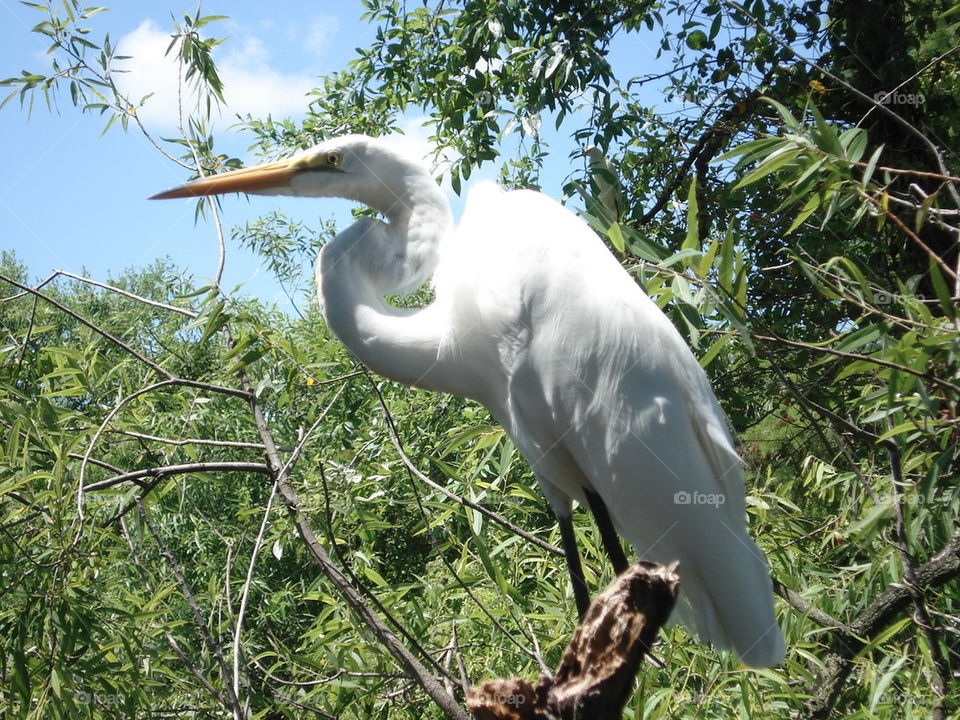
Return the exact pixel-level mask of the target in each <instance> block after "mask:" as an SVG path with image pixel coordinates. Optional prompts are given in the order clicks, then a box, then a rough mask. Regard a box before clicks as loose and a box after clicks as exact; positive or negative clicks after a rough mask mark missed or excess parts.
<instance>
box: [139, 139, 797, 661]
mask: <svg viewBox="0 0 960 720" xmlns="http://www.w3.org/2000/svg"><path fill="white" fill-rule="evenodd" d="M226 192H247V193H255V194H266V195H274V194H284V195H295V196H304V197H342V198H348V199H351V200H354V201H357V202H360V203H363V204H364V205H367V206H368V207H370V208H373V209H374V210H377V211H379V212H380V213H381V214H382V215H383V216H384V217H385V218H386V221H383V220H379V219H374V218H369V217H365V218H361V219H359V220H357V221H356V222H355V223H354V224H352V225H350V226H349V227H348V228H346V229H345V230H343V231H342V232H341V233H339V234H338V235H337V236H336V237H335V238H334V239H333V240H332V241H330V242H329V243H328V244H327V245H325V246H324V247H323V249H322V251H321V253H320V257H319V261H318V264H317V286H318V290H319V294H320V298H321V301H322V303H323V309H324V314H325V317H326V320H327V323H328V324H329V326H330V328H331V330H332V331H333V332H334V334H336V336H337V337H338V338H339V339H340V340H341V342H343V344H344V345H345V346H346V347H347V348H348V349H349V350H350V351H351V352H352V353H353V354H354V355H355V356H356V357H357V358H358V359H359V360H360V361H361V362H363V363H364V364H365V365H367V366H368V367H370V368H371V369H373V370H374V371H375V372H377V373H379V374H381V375H384V376H385V377H388V378H392V379H394V380H398V381H400V382H403V383H406V384H408V385H411V386H416V387H419V388H426V389H429V390H435V391H442V392H448V393H453V394H456V395H460V396H463V397H467V398H472V399H474V400H476V401H478V402H480V403H482V404H483V405H485V406H486V407H487V408H488V409H489V410H490V412H491V414H492V415H493V417H494V418H496V420H497V421H498V422H499V423H501V424H502V425H503V427H504V429H505V430H506V432H507V433H508V435H509V436H510V438H511V439H512V440H513V442H514V443H515V444H516V446H517V448H518V450H519V451H520V453H521V454H522V455H523V457H524V458H525V459H526V461H527V462H528V463H529V464H530V467H531V468H532V469H533V472H534V474H535V475H536V478H537V480H538V482H539V485H540V487H541V489H542V491H543V494H544V495H545V496H546V498H547V500H548V502H549V503H550V506H551V508H552V509H553V512H554V514H555V515H556V517H557V520H558V524H559V527H560V532H561V538H562V541H563V546H564V551H565V553H566V557H567V564H568V567H569V570H570V574H571V578H572V582H573V590H574V596H575V600H576V603H577V608H578V611H579V612H580V614H581V616H582V615H583V614H584V613H585V611H586V608H587V604H588V602H589V596H588V593H587V588H586V584H585V582H584V579H583V572H582V568H581V565H580V558H579V553H578V551H577V548H576V543H575V541H574V534H573V526H572V520H571V515H572V509H573V502H577V503H580V504H581V505H583V506H584V507H587V508H589V509H590V510H591V511H592V512H593V513H594V515H595V517H596V519H597V523H598V527H599V529H600V532H601V535H602V540H603V544H604V546H605V548H606V550H607V551H608V553H609V554H610V556H611V559H612V561H613V565H614V568H615V569H616V570H617V571H618V572H620V571H622V570H623V569H624V568H625V567H626V565H627V559H626V555H625V554H624V552H623V549H622V547H621V546H620V541H619V539H618V532H619V534H620V535H622V536H624V537H625V538H626V539H627V540H628V541H629V543H630V544H631V545H632V546H633V548H634V549H635V551H636V553H637V555H638V556H639V557H641V558H643V559H647V560H653V561H657V562H661V563H672V562H678V563H679V567H678V572H679V575H680V578H681V596H680V599H679V601H678V605H677V609H676V612H677V614H678V616H679V619H680V620H681V622H683V623H684V624H685V625H686V626H687V627H688V628H690V629H691V630H693V631H694V632H695V633H697V634H698V635H699V636H700V637H701V638H702V639H703V640H705V641H707V642H710V643H712V644H714V645H715V646H716V647H718V648H721V649H725V650H731V651H733V652H735V653H736V654H737V655H738V656H739V657H740V658H741V659H742V660H743V661H744V662H745V663H747V664H748V665H752V666H758V667H760V666H769V665H773V664H776V663H777V662H779V661H780V660H781V659H782V657H783V655H784V644H783V636H782V634H781V632H780V628H779V626H778V625H777V621H776V617H775V615H774V608H773V599H772V589H771V581H770V576H769V571H768V569H767V563H766V560H765V558H764V556H763V555H762V553H761V552H760V550H759V549H758V547H757V546H756V544H755V543H754V541H753V540H752V539H751V537H750V536H749V534H748V533H747V527H746V508H745V495H744V492H745V491H744V478H743V474H742V471H741V462H740V458H739V457H738V455H737V453H736V450H735V448H734V441H733V438H732V436H731V434H730V431H729V429H728V426H727V421H726V418H725V416H724V414H723V411H722V410H721V408H720V405H719V403H718V402H717V399H716V397H715V396H714V394H713V391H712V389H711V387H710V384H709V381H708V380H707V377H706V375H705V373H704V372H703V370H702V368H701V367H700V365H699V363H698V362H697V360H696V358H695V357H694V355H693V354H692V352H691V351H690V349H689V348H688V347H687V345H686V344H685V343H684V341H683V339H682V337H681V336H680V334H679V332H677V330H676V328H674V326H673V325H672V324H671V323H670V321H669V320H668V319H667V317H666V316H665V315H664V314H663V313H662V312H661V311H660V309H659V308H658V307H657V306H656V304H654V303H653V301H651V300H650V298H648V297H647V295H646V294H645V293H644V292H643V291H642V290H641V289H640V287H639V286H638V285H637V283H636V282H635V281H634V280H633V278H631V277H630V275H629V274H628V273H627V272H626V271H625V270H624V269H623V268H622V267H621V265H620V264H619V263H618V262H617V260H616V259H615V258H614V257H613V255H611V253H610V252H609V251H608V250H607V249H606V247H605V246H604V244H603V242H602V241H601V240H600V238H599V237H598V236H597V235H595V234H594V233H593V232H592V231H591V230H590V229H589V228H588V227H587V225H586V224H585V223H584V222H583V221H582V220H581V219H580V218H578V217H577V216H576V215H574V214H573V213H572V212H570V211H569V210H567V209H566V208H564V207H563V206H562V205H560V204H559V203H557V202H556V201H554V200H552V199H551V198H549V197H547V196H546V195H543V194H541V193H538V192H533V191H530V190H513V191H509V192H507V191H504V190H503V189H501V188H499V187H498V186H496V185H493V184H481V185H478V186H477V187H476V188H474V189H473V190H472V192H471V193H470V196H469V198H468V201H467V204H466V207H465V210H464V213H463V217H462V219H461V222H460V223H459V225H457V226H455V225H454V223H453V219H452V215H451V211H450V206H449V203H448V201H447V199H446V197H445V195H444V193H443V192H442V191H441V189H440V187H439V186H438V185H437V184H436V182H435V181H434V180H433V178H432V177H431V176H430V174H429V172H428V171H427V170H426V168H425V167H423V166H422V165H421V164H420V163H418V162H416V161H413V160H410V159H409V158H407V157H405V156H403V155H401V154H400V153H398V152H397V151H396V150H395V149H394V147H393V145H392V144H391V142H390V140H389V139H375V138H370V137H366V136H362V135H347V136H343V137H339V138H334V139H330V140H326V141H324V142H322V143H320V144H318V145H316V146H314V147H312V148H310V149H308V150H304V151H302V152H299V153H297V154H296V155H294V156H293V157H291V158H289V159H287V160H281V161H278V162H274V163H267V164H264V165H260V166H257V167H253V168H246V169H242V170H236V171H232V172H227V173H223V174H220V175H214V176H210V177H206V178H202V179H199V180H196V181H194V182H191V183H188V184H186V185H183V186H181V187H179V188H175V189H174V190H170V191H167V192H165V193H160V194H159V195H156V196H154V197H156V198H175V197H181V198H182V197H194V196H201V195H211V194H220V193H226ZM430 279H432V282H433V286H434V289H435V300H434V301H433V302H432V303H430V304H429V305H427V306H426V307H423V308H420V309H402V308H397V307H394V306H392V305H390V304H388V303H387V301H386V300H385V297H386V296H388V295H392V294H396V293H400V292H406V291H410V290H413V289H416V288H417V287H419V286H421V285H422V284H423V283H425V282H426V281H428V280H430Z"/></svg>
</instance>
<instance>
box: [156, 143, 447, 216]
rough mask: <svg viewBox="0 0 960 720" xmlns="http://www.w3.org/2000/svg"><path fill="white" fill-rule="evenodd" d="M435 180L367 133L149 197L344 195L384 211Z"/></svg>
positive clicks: (390, 211)
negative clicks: (415, 187) (418, 186)
mask: <svg viewBox="0 0 960 720" xmlns="http://www.w3.org/2000/svg"><path fill="white" fill-rule="evenodd" d="M416 180H419V181H423V180H426V181H427V182H429V183H431V184H433V181H432V179H430V177H429V175H428V174H427V172H426V170H424V169H423V168H421V167H420V166H419V165H418V164H417V163H415V162H411V161H410V160H409V159H407V158H406V157H404V156H403V155H401V154H400V153H398V152H396V151H395V150H394V149H393V148H392V147H391V144H390V143H389V141H387V140H382V139H377V138H372V137H368V136H366V135H343V136H341V137H337V138H331V139H329V140H324V141H323V142H321V143H319V144H317V145H314V146H313V147H311V148H307V149H306V150H301V151H300V152H298V153H296V154H295V155H292V156H291V157H289V158H286V159H284V160H278V161H276V162H270V163H264V164H263V165H256V166H254V167H249V168H241V169H239V170H231V171H229V172H225V173H220V174H218V175H209V176H207V177H204V178H200V179H198V180H194V181H192V182H189V183H186V184H185V185H181V186H179V187H176V188H173V189H171V190H166V191H164V192H162V193H158V194H156V195H154V196H152V197H151V198H150V199H151V200H166V199H169V198H191V197H200V196H204V195H223V194H225V193H233V192H236V193H250V194H254V195H294V196H298V197H342V198H348V199H350V200H357V201H359V202H362V203H364V204H365V205H369V206H370V207H372V208H374V209H376V210H380V211H381V212H384V213H386V214H388V215H390V214H392V212H396V210H397V207H396V206H397V204H398V202H399V203H401V204H402V201H403V198H404V196H405V195H406V194H407V190H408V189H409V187H410V185H411V183H412V182H414V181H416Z"/></svg>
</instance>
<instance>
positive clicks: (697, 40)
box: [686, 17, 719, 50]
mask: <svg viewBox="0 0 960 720" xmlns="http://www.w3.org/2000/svg"><path fill="white" fill-rule="evenodd" d="M717 19H719V17H718V18H717ZM686 42H687V47H688V48H690V49H691V50H703V49H704V48H705V47H709V46H710V38H708V37H707V34H706V33H705V32H704V31H703V30H694V31H693V32H692V33H690V34H689V35H687V40H686Z"/></svg>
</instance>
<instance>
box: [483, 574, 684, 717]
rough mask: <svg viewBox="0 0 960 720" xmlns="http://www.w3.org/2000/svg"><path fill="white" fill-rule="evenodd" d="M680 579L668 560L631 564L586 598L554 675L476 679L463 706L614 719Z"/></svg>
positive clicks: (498, 713) (497, 712)
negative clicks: (587, 603)
mask: <svg viewBox="0 0 960 720" xmlns="http://www.w3.org/2000/svg"><path fill="white" fill-rule="evenodd" d="M679 582H680V579H679V577H678V576H677V574H676V572H675V571H674V568H673V567H664V566H663V565H658V564H657V563H652V562H644V561H640V562H636V563H634V564H633V565H631V566H630V567H628V568H627V569H626V570H625V571H624V572H623V573H622V574H621V575H620V576H619V577H618V578H617V579H616V580H614V581H613V583H612V584H611V585H610V586H609V587H608V588H607V589H606V590H604V591H603V592H602V593H601V594H600V595H599V596H598V597H597V599H596V600H594V601H593V604H592V605H591V606H590V609H589V610H588V611H587V615H586V617H585V618H584V619H583V622H581V623H580V627H578V628H577V631H576V632H575V633H574V634H573V639H572V640H571V641H570V644H569V645H567V649H566V650H565V651H564V653H563V658H562V659H561V660H560V666H559V667H558V668H557V672H556V675H555V676H554V677H552V678H550V677H547V676H546V675H543V676H541V677H540V679H539V680H538V681H537V684H536V686H532V685H531V684H530V683H529V682H527V681H526V680H523V679H522V678H510V679H501V680H489V681H487V682H485V683H481V684H480V685H475V686H473V687H472V688H470V690H469V692H468V694H467V707H468V708H469V709H470V712H471V713H472V714H473V716H474V718H476V719H477V720H619V718H620V717H621V715H622V712H623V706H624V705H625V704H626V702H627V700H628V699H629V697H630V693H631V691H632V689H633V680H634V677H635V676H636V674H637V671H638V670H639V669H640V663H641V662H642V660H643V655H644V653H646V652H647V651H648V650H649V649H650V647H651V646H652V645H653V641H654V640H655V639H656V637H657V632H659V630H660V627H661V626H662V625H663V624H664V623H665V622H666V621H667V618H668V617H669V616H670V611H671V610H673V604H674V602H675V601H676V599H677V585H678V584H679Z"/></svg>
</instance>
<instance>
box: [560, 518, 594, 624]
mask: <svg viewBox="0 0 960 720" xmlns="http://www.w3.org/2000/svg"><path fill="white" fill-rule="evenodd" d="M557 523H558V524H559V525H560V543H561V545H563V554H564V555H565V556H566V558H567V568H568V569H569V570H570V582H571V583H572V584H573V599H574V600H576V602H577V615H578V616H579V618H580V619H581V620H583V617H584V615H586V614H587V608H589V607H590V593H589V592H587V581H586V579H585V578H584V577H583V566H582V565H581V564H580V553H579V552H577V541H576V540H575V539H574V537H573V518H572V517H571V516H570V515H557Z"/></svg>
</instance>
